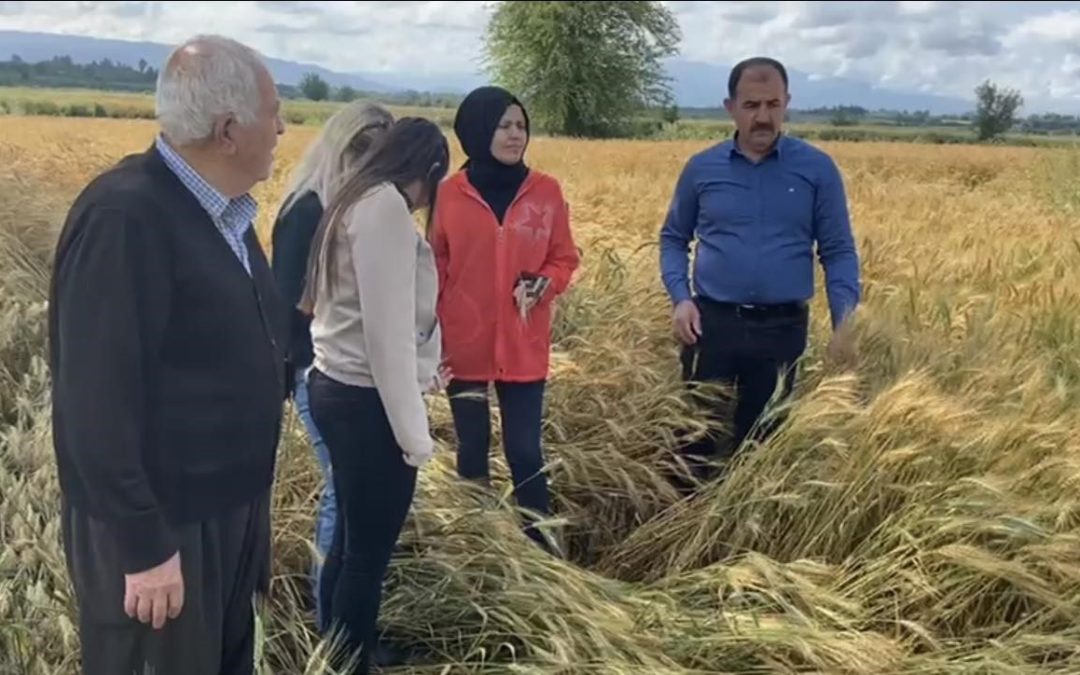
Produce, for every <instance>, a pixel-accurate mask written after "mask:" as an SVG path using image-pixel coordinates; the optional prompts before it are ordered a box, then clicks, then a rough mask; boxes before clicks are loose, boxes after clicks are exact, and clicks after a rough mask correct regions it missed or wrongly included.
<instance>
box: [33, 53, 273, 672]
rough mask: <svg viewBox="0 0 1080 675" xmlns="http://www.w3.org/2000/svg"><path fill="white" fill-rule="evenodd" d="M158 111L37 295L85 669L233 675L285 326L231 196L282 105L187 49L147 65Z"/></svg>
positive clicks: (242, 60)
mask: <svg viewBox="0 0 1080 675" xmlns="http://www.w3.org/2000/svg"><path fill="white" fill-rule="evenodd" d="M157 115H158V120H159V124H160V134H158V136H157V138H156V139H155V140H154V143H153V145H152V146H151V147H149V148H148V149H147V150H146V151H144V152H141V153H139V154H135V155H131V156H129V157H125V158H124V159H122V160H121V161H120V162H119V163H118V164H117V165H115V166H114V167H112V168H110V169H108V170H107V171H105V172H104V173H103V174H102V175H100V176H98V177H96V178H95V179H94V180H93V181H92V182H91V183H90V184H89V185H88V186H87V187H86V188H85V189H84V190H83V191H82V193H81V194H80V195H79V196H78V198H77V199H76V200H75V203H74V204H73V206H72V207H71V210H70V212H69V214H68V217H67V220H66V222H65V224H64V228H63V230H62V232H61V234H60V239H59V242H58V245H57V250H56V258H55V263H54V270H53V283H52V288H51V291H50V305H49V339H50V345H49V360H50V368H51V371H52V383H53V390H52V402H53V432H54V433H53V436H54V445H55V450H56V458H57V464H58V472H59V478H60V485H61V488H62V495H63V504H62V508H63V511H62V518H63V532H62V535H63V541H64V549H65V552H66V555H67V563H68V571H69V574H70V576H71V579H72V583H73V586H74V590H75V593H76V597H77V599H78V608H79V631H80V636H81V641H82V644H83V649H82V666H83V672H84V673H86V674H87V675H121V674H124V675H129V674H131V673H138V674H140V675H142V674H144V673H153V674H154V675H172V674H174V673H176V674H180V673H183V674H184V675H195V674H196V673H198V674H199V675H213V674H216V673H220V674H222V675H224V674H228V675H237V674H241V673H251V672H253V647H254V616H253V609H252V599H253V597H254V594H255V593H256V592H259V591H264V590H265V588H266V584H267V581H268V579H269V575H268V571H269V564H270V553H269V549H270V511H269V509H270V488H271V483H272V479H273V475H274V463H275V454H276V450H277V444H278V440H279V433H280V432H279V430H280V424H281V416H282V411H283V406H284V401H285V398H286V396H287V388H288V385H287V379H286V372H285V370H286V368H285V353H286V350H287V344H285V343H286V342H287V340H288V334H289V331H288V316H289V315H288V309H287V308H286V307H285V306H284V302H283V301H282V300H281V298H280V296H279V295H278V293H277V291H276V286H275V283H274V278H273V275H272V274H271V271H270V268H269V266H268V264H267V261H266V258H265V256H264V254H263V251H262V249H261V248H260V246H259V242H258V240H257V239H256V236H255V232H254V228H253V221H254V219H255V216H256V212H257V205H256V203H255V200H254V199H253V198H252V197H251V195H250V194H249V191H250V190H251V188H252V187H253V186H254V185H255V184H256V183H258V182H259V181H262V180H265V179H266V178H268V177H269V175H270V171H271V165H272V162H273V155H274V149H275V147H276V145H277V140H278V136H279V135H281V134H282V133H283V132H284V125H283V123H282V120H281V116H280V101H279V100H278V96H277V91H276V88H275V86H274V81H273V79H272V78H271V75H270V73H269V71H268V70H267V68H266V66H265V65H264V64H263V62H262V60H261V58H260V57H259V55H258V54H257V53H256V52H254V51H253V50H251V49H249V48H248V47H245V46H244V45H241V44H239V43H237V42H235V41H233V40H229V39H226V38H221V37H217V36H199V37H195V38H193V39H191V40H189V41H187V42H185V43H184V44H182V45H180V46H179V47H178V48H177V49H176V50H175V51H174V52H173V53H172V54H171V55H170V56H169V58H168V60H167V62H166V63H165V65H164V66H163V67H162V68H161V75H160V79H159V81H158V85H157Z"/></svg>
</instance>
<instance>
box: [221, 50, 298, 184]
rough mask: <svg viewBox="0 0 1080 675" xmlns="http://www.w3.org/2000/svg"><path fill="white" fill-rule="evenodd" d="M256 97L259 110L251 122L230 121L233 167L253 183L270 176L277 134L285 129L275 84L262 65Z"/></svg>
mask: <svg viewBox="0 0 1080 675" xmlns="http://www.w3.org/2000/svg"><path fill="white" fill-rule="evenodd" d="M259 98H260V103H259V112H258V116H257V118H256V120H255V122H254V123H253V124H248V125H243V124H239V123H236V122H233V123H232V125H231V126H232V127H233V129H232V134H231V138H232V140H233V143H234V144H235V147H234V156H233V159H234V160H235V162H236V168H237V170H238V171H240V172H242V173H243V174H244V175H245V176H246V177H247V178H248V179H249V180H250V181H251V182H252V184H255V183H258V182H260V181H264V180H266V179H267V178H269V177H270V172H271V169H272V167H273V164H274V149H275V148H276V147H277V141H278V136H280V135H281V134H283V133H285V123H284V122H283V121H282V119H281V100H280V99H279V98H278V93H277V87H275V86H274V80H273V78H272V77H271V76H270V73H269V72H267V71H266V70H265V69H262V70H260V72H259Z"/></svg>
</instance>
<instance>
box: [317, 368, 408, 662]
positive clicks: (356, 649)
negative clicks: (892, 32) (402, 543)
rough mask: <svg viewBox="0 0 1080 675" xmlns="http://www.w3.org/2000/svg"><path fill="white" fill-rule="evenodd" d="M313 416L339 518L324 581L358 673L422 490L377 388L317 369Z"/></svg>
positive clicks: (331, 624)
mask: <svg viewBox="0 0 1080 675" xmlns="http://www.w3.org/2000/svg"><path fill="white" fill-rule="evenodd" d="M309 396H310V400H311V413H312V417H313V418H314V420H315V424H316V426H317V427H318V428H319V431H320V432H321V433H322V437H323V441H325V442H326V446H327V449H328V450H329V452H330V464H331V474H332V476H333V479H334V490H335V493H336V496H337V503H338V516H337V520H336V521H335V523H336V524H335V528H334V539H333V542H332V543H331V545H330V551H329V553H328V554H327V558H326V561H325V563H324V565H323V569H322V576H321V578H320V582H319V583H320V593H321V595H322V603H323V607H324V614H325V616H326V618H327V621H328V625H327V626H326V628H327V629H329V630H330V631H331V632H332V633H333V632H338V631H340V636H341V638H342V639H343V640H344V643H343V647H344V649H345V650H347V652H348V653H347V654H345V655H344V656H345V657H346V658H351V657H353V656H357V657H358V665H357V667H356V669H355V670H353V671H352V672H354V673H367V672H368V671H369V669H370V667H371V656H372V653H373V652H374V650H375V647H376V642H377V639H376V638H377V635H376V621H377V620H378V616H379V607H380V605H381V603H382V584H383V577H384V575H385V574H386V569H387V567H389V565H390V558H391V555H392V553H393V551H394V545H395V544H396V543H397V540H398V536H399V535H400V534H401V528H402V527H403V526H404V524H405V519H406V517H407V516H408V514H409V508H410V506H411V505H412V500H413V495H414V493H415V490H416V474H417V472H416V469H415V468H413V467H411V466H409V465H408V464H406V463H405V459H404V457H403V456H402V451H401V447H400V446H399V445H398V443H397V441H396V440H395V438H394V432H393V429H392V428H391V426H390V420H389V418H388V417H387V415H386V410H385V409H384V408H383V404H382V400H381V399H380V398H379V392H378V390H376V389H374V388H367V387H353V386H349V385H346V384H343V383H341V382H337V381H335V380H333V379H331V378H329V377H327V376H326V375H324V374H323V373H320V372H319V371H317V370H313V371H312V373H311V379H310V382H309Z"/></svg>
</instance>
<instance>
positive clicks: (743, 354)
mask: <svg viewBox="0 0 1080 675" xmlns="http://www.w3.org/2000/svg"><path fill="white" fill-rule="evenodd" d="M695 302H696V303H697V306H698V310H699V311H700V312H701V332H702V335H701V336H700V337H699V338H698V343H697V344H696V345H694V346H692V347H684V348H683V352H682V366H683V378H684V379H685V380H687V381H688V382H689V383H690V384H691V386H693V385H694V384H695V383H698V382H713V383H723V384H727V385H731V386H733V388H734V394H735V419H734V439H733V441H734V447H733V448H732V449H731V453H733V452H734V451H735V450H737V449H738V447H739V446H740V445H741V444H742V443H743V442H744V441H745V440H747V439H752V440H763V439H764V438H766V437H767V436H768V435H769V433H771V432H772V430H773V429H774V428H775V426H776V425H775V423H773V424H764V423H760V418H761V414H762V412H763V411H764V409H765V406H766V405H767V404H768V402H769V399H770V398H772V396H773V393H774V392H775V390H776V388H777V385H778V383H779V385H780V387H781V397H782V398H786V397H787V396H788V395H790V393H791V390H792V389H793V387H794V385H795V375H796V365H797V361H798V360H799V358H800V357H801V356H802V354H803V352H804V351H805V350H806V342H807V332H808V321H809V315H808V310H807V307H806V306H805V305H794V306H782V307H780V306H776V307H765V308H760V309H754V308H740V307H738V306H733V305H727V304H722V303H715V302H711V301H709V300H706V299H703V298H696V299H695ZM718 412H719V411H716V410H711V411H709V413H708V414H710V415H717V414H718ZM713 419H716V417H713ZM688 452H689V454H691V455H697V456H704V457H711V456H715V455H716V454H717V452H718V448H717V442H716V440H715V439H712V438H708V439H705V440H703V441H701V442H699V443H695V444H693V446H692V447H691V448H689V449H688ZM731 453H724V454H731Z"/></svg>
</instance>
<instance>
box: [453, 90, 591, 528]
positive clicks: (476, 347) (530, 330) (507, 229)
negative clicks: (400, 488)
mask: <svg viewBox="0 0 1080 675" xmlns="http://www.w3.org/2000/svg"><path fill="white" fill-rule="evenodd" d="M454 132H455V133H456V134H457V137H458V140H459V141H460V142H461V146H462V149H463V150H464V151H465V154H466V155H467V156H468V160H467V161H466V162H465V164H464V166H462V168H461V170H460V171H458V172H457V173H456V174H454V175H453V176H451V177H450V178H449V179H448V180H446V181H445V182H444V183H443V184H442V186H441V187H440V190H439V197H438V202H437V206H436V210H435V214H434V220H433V223H432V227H433V229H432V247H433V249H434V251H435V257H436V263H437V265H438V269H439V306H438V312H439V320H440V323H441V326H442V331H443V353H444V355H445V358H446V365H447V367H448V368H449V370H450V372H451V373H452V374H453V378H454V380H453V381H452V382H451V384H450V386H449V387H448V392H449V394H450V404H451V409H452V411H453V416H454V426H455V429H456V432H457V437H458V462H457V466H458V474H459V475H460V476H462V477H463V478H468V479H476V480H481V481H486V480H487V479H488V453H489V448H490V443H491V428H490V411H489V407H488V390H489V388H490V387H491V386H492V385H494V389H495V393H496V394H497V396H498V399H499V408H500V412H501V417H502V431H503V450H504V452H505V454H506V459H507V463H508V464H509V465H510V471H511V474H512V478H513V481H514V495H515V497H516V498H517V502H518V505H519V506H520V507H522V508H523V509H524V510H526V511H528V512H530V513H531V514H534V515H541V516H543V515H546V514H548V513H549V512H550V506H549V504H550V500H549V497H548V488H547V478H546V476H545V475H544V471H543V465H544V457H543V450H542V443H541V424H542V417H543V403H544V390H545V386H546V382H547V378H548V369H549V360H550V352H551V316H552V305H553V303H554V301H555V299H556V298H557V297H558V296H559V295H561V294H562V293H563V292H564V291H565V290H566V289H567V287H568V286H569V284H570V280H571V277H572V275H573V273H574V271H575V270H576V269H577V266H578V264H579V262H580V259H579V254H578V251H577V248H576V246H575V245H574V240H573V236H572V234H571V232H570V220H569V209H568V206H567V203H566V200H565V198H564V197H563V193H562V188H561V187H560V185H559V183H558V181H557V180H556V179H555V178H553V177H552V176H549V175H547V174H545V173H543V172H540V171H537V170H536V169H533V168H530V167H529V166H527V165H526V164H525V160H524V156H525V149H526V147H527V146H528V143H529V132H530V129H529V118H528V114H527V113H526V111H525V106H524V105H522V103H521V101H519V100H518V99H517V98H516V97H515V96H513V95H512V94H510V93H509V92H507V91H506V90H504V89H501V88H498V87H481V88H479V89H477V90H475V91H473V92H472V93H470V94H469V95H468V96H467V97H466V98H465V100H464V101H463V102H462V104H461V106H460V107H459V108H458V112H457V116H456V118H455V120H454ZM526 532H527V533H528V534H529V536H530V537H532V538H533V539H535V540H537V541H539V542H541V543H545V540H544V538H543V537H542V536H541V534H540V532H538V531H537V530H536V528H535V527H532V526H530V527H528V528H527V529H526Z"/></svg>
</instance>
